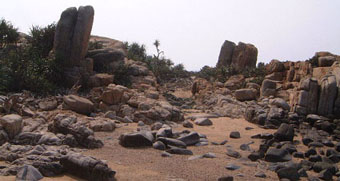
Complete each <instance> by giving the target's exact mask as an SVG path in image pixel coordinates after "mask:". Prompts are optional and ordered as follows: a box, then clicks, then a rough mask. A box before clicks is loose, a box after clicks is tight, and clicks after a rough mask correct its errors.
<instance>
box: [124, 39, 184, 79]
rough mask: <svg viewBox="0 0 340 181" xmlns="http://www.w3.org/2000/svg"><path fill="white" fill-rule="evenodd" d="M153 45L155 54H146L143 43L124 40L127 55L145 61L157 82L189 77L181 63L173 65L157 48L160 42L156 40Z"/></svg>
mask: <svg viewBox="0 0 340 181" xmlns="http://www.w3.org/2000/svg"><path fill="white" fill-rule="evenodd" d="M154 45H155V47H156V50H157V55H153V56H150V55H147V53H146V49H145V45H140V44H138V43H132V44H129V43H128V42H125V46H126V47H127V50H128V53H127V57H128V58H129V59H132V60H135V61H141V62H144V63H146V65H147V67H148V68H149V69H150V70H151V71H152V72H153V74H154V75H155V77H156V78H157V82H158V83H164V82H167V81H169V80H171V79H174V78H185V77H189V76H190V73H189V72H188V71H186V70H185V69H184V66H183V64H178V65H174V63H173V62H172V61H171V60H170V59H168V58H165V57H164V56H161V55H163V54H164V52H163V51H161V50H160V49H159V46H160V42H159V41H158V40H156V41H155V42H154Z"/></svg>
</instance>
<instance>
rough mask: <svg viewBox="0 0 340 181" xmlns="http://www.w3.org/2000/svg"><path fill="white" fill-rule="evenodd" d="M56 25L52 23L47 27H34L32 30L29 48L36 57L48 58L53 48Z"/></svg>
mask: <svg viewBox="0 0 340 181" xmlns="http://www.w3.org/2000/svg"><path fill="white" fill-rule="evenodd" d="M55 29H56V24H55V23H52V24H50V25H47V26H46V27H40V26H32V28H31V29H30V33H29V34H30V38H29V39H28V43H29V46H31V48H32V49H33V50H32V52H34V53H35V54H36V55H39V56H40V57H43V58H45V57H47V56H48V54H49V53H50V51H51V50H52V48H53V42H54V34H55Z"/></svg>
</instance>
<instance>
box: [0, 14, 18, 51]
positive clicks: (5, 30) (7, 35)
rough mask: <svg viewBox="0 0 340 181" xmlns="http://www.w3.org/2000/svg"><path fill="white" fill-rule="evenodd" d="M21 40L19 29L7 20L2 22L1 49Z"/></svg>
mask: <svg viewBox="0 0 340 181" xmlns="http://www.w3.org/2000/svg"><path fill="white" fill-rule="evenodd" d="M18 40H19V33H18V29H17V28H14V27H13V25H12V24H11V22H8V21H6V20H5V19H1V20H0V48H5V47H6V46H7V45H10V44H15V43H16V42H17V41H18Z"/></svg>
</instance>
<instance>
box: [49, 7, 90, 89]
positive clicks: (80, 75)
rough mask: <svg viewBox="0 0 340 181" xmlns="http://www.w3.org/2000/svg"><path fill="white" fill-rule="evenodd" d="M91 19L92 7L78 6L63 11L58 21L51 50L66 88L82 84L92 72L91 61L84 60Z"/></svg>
mask: <svg viewBox="0 0 340 181" xmlns="http://www.w3.org/2000/svg"><path fill="white" fill-rule="evenodd" d="M93 17H94V9H93V7H92V6H80V7H79V9H78V10H77V8H75V7H72V8H68V9H66V10H65V11H63V13H62V14H61V16H60V20H59V21H58V24H57V27H56V32H55V36H54V45H53V50H54V53H55V57H56V60H57V62H58V64H59V66H60V67H61V69H62V76H63V78H64V82H63V84H64V85H65V86H67V87H72V86H73V85H75V84H77V83H79V84H83V83H84V82H86V79H87V77H88V76H89V75H90V74H91V73H92V71H93V70H91V69H92V68H93V61H91V60H90V59H85V56H86V54H87V50H88V43H89V38H90V34H91V30H92V24H93Z"/></svg>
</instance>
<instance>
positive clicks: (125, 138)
mask: <svg viewBox="0 0 340 181" xmlns="http://www.w3.org/2000/svg"><path fill="white" fill-rule="evenodd" d="M153 141H154V137H153V135H152V133H151V132H149V131H140V132H136V133H125V134H122V135H120V137H119V144H120V145H122V146H124V147H146V146H152V143H153Z"/></svg>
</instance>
